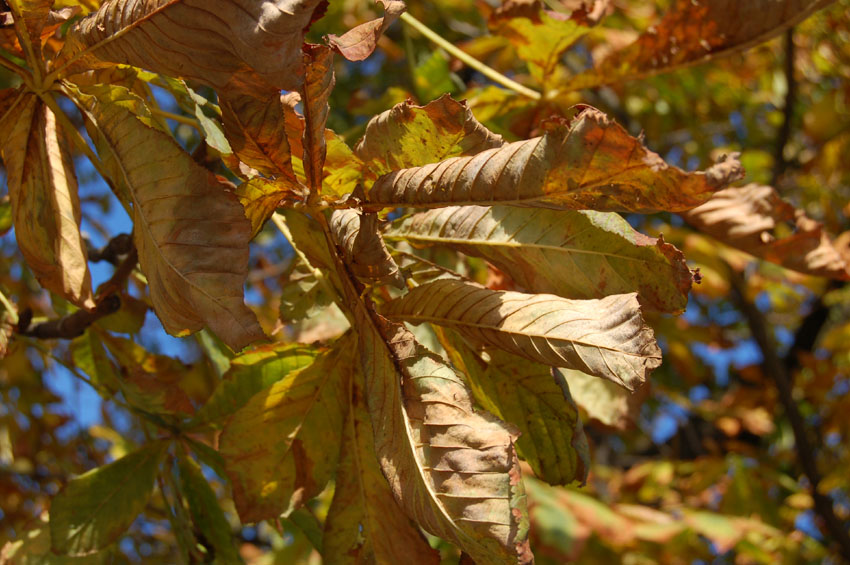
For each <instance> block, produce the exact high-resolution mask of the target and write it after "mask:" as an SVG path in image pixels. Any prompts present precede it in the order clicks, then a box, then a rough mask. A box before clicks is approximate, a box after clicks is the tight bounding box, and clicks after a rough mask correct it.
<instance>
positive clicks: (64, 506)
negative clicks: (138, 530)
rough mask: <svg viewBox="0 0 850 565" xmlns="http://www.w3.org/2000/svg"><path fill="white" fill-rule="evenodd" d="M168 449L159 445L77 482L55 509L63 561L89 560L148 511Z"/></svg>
mask: <svg viewBox="0 0 850 565" xmlns="http://www.w3.org/2000/svg"><path fill="white" fill-rule="evenodd" d="M167 446H168V444H167V443H165V442H156V443H152V444H150V445H146V446H145V447H143V448H141V449H139V450H138V451H135V452H133V453H131V454H129V455H126V456H124V457H122V458H121V459H118V460H117V461H115V462H113V463H110V464H108V465H104V466H103V467H98V468H97V469H92V470H91V471H89V472H87V473H84V474H82V475H80V476H79V477H76V478H74V479H72V480H71V481H70V482H69V483H68V484H67V485H65V488H64V489H62V491H61V492H60V493H59V494H58V495H56V497H55V498H54V499H53V502H52V503H51V505H50V537H51V543H52V544H53V551H54V552H56V553H58V554H60V555H87V554H89V553H94V552H96V551H98V550H100V549H103V548H104V547H106V546H108V545H109V544H111V543H112V542H114V541H116V540H117V539H118V538H119V537H120V536H121V534H122V533H124V530H126V529H127V528H129V527H130V524H132V523H133V520H135V518H136V516H137V515H138V514H139V513H140V512H141V511H142V510H143V509H144V507H145V504H147V501H148V498H149V497H150V495H151V491H152V490H153V484H154V479H155V478H156V473H157V469H159V464H160V462H161V461H162V458H163V457H164V455H165V450H166V448H167Z"/></svg>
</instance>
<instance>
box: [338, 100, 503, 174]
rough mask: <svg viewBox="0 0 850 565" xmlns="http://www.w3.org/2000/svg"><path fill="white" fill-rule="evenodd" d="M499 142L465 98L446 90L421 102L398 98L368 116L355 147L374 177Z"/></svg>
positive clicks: (474, 152)
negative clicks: (457, 96) (474, 114)
mask: <svg viewBox="0 0 850 565" xmlns="http://www.w3.org/2000/svg"><path fill="white" fill-rule="evenodd" d="M503 144H504V140H503V139H502V136H500V135H496V134H494V133H493V132H491V131H489V130H488V129H487V128H486V127H484V126H483V125H481V123H479V122H478V120H476V119H475V116H473V115H472V112H471V111H470V110H469V108H468V107H467V106H466V103H464V102H457V101H455V100H452V98H451V96H449V95H448V94H446V95H444V96H442V97H440V98H438V99H437V100H434V101H433V102H429V103H428V104H426V105H425V106H416V105H414V104H412V103H410V102H403V103H401V104H397V105H395V106H394V107H393V108H391V109H390V110H387V111H386V112H383V113H381V114H378V115H377V116H375V117H374V118H372V119H371V120H370V121H369V124H368V125H367V126H366V133H364V134H363V138H362V139H361V140H360V141H359V142H358V144H357V146H356V147H355V149H354V151H355V153H356V154H357V156H358V157H359V158H360V159H361V160H362V161H363V162H364V167H365V168H366V169H367V170H368V174H370V175H372V178H376V177H378V176H380V175H382V174H385V173H389V172H391V171H394V170H397V169H403V168H407V167H419V166H422V165H427V164H428V163H436V162H437V161H442V160H443V159H448V158H449V157H458V156H461V155H475V154H476V153H480V152H481V151H484V150H485V149H492V148H495V147H501V146H502V145H503Z"/></svg>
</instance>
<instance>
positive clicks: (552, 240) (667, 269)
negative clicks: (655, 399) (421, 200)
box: [384, 206, 693, 312]
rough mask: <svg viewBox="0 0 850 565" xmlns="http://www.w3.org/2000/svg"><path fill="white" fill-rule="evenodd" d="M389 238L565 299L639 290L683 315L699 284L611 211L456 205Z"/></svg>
mask: <svg viewBox="0 0 850 565" xmlns="http://www.w3.org/2000/svg"><path fill="white" fill-rule="evenodd" d="M384 237H385V239H387V240H390V241H392V240H399V239H403V240H405V241H408V242H409V243H410V244H411V245H413V246H414V247H422V246H426V245H445V246H448V247H451V248H452V249H455V250H457V251H460V252H461V253H465V254H466V255H472V256H473V257H481V258H482V259H486V260H487V261H489V262H490V263H492V264H493V265H495V266H496V267H497V268H499V269H500V270H501V271H503V272H504V273H506V274H507V275H509V276H510V277H511V278H512V279H513V280H514V281H515V282H516V283H517V284H519V285H520V286H522V287H524V288H525V289H526V290H527V291H529V292H543V293H548V294H556V295H558V296H563V297H565V298H602V297H605V296H608V295H611V294H625V293H629V292H637V293H638V296H639V297H640V300H641V303H642V304H644V305H646V306H648V307H650V308H652V309H654V310H660V311H663V312H681V311H684V309H685V307H686V306H687V304H688V292H689V291H690V288H691V284H692V282H693V276H692V275H691V271H690V269H689V268H688V266H687V264H686V263H685V257H684V255H683V254H682V252H681V251H679V250H678V249H676V248H675V247H674V246H672V245H670V244H669V243H665V242H664V240H663V238H659V239H654V238H651V237H647V236H645V235H643V234H641V233H639V232H637V231H635V230H634V229H632V227H631V226H630V225H629V224H628V222H626V221H625V220H624V219H623V218H622V217H620V216H619V215H618V214H616V213H613V212H608V213H606V212H593V211H580V212H579V211H555V210H543V209H525V208H512V207H507V206H493V207H483V206H450V207H447V208H440V209H436V210H429V211H427V212H421V213H418V214H413V215H411V216H408V217H406V218H403V219H400V220H397V221H396V222H395V223H393V225H392V227H390V229H388V230H387V232H386V234H385V236H384Z"/></svg>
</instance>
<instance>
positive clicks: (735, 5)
mask: <svg viewBox="0 0 850 565" xmlns="http://www.w3.org/2000/svg"><path fill="white" fill-rule="evenodd" d="M832 2H833V0H781V1H779V2H777V1H776V0H748V1H747V2H738V1H736V0H719V1H718V0H711V1H707V0H699V1H693V0H677V1H676V2H675V3H674V4H673V7H672V8H671V9H669V10H668V11H667V12H666V13H665V15H664V18H663V19H662V20H661V22H660V23H659V24H658V25H656V26H653V27H652V28H650V29H649V30H648V31H646V32H645V33H643V34H642V35H641V36H640V37H638V39H637V40H635V42H634V43H632V44H631V45H629V46H627V47H625V48H624V49H621V50H620V51H617V52H615V53H613V54H611V55H610V56H608V57H607V58H605V59H604V60H603V61H602V62H601V63H600V64H598V65H596V66H595V67H594V68H593V69H591V70H589V71H587V72H584V73H581V74H579V75H576V76H575V77H574V78H573V79H572V80H570V81H569V82H568V83H567V85H566V88H568V89H570V90H577V89H581V88H591V87H595V86H601V85H603V84H611V83H614V82H622V81H626V80H633V79H636V78H640V77H643V76H647V75H653V74H656V73H660V72H667V71H670V70H673V69H677V68H681V67H685V66H689V65H693V64H697V63H701V62H704V61H707V60H709V59H713V58H715V57H722V56H725V55H729V54H731V53H735V52H738V51H743V50H744V49H748V48H749V47H752V46H753V45H757V44H759V43H761V42H763V41H766V40H768V39H770V38H771V37H773V36H775V35H778V34H780V33H781V32H782V31H784V30H785V29H788V28H789V27H791V26H793V25H795V24H797V23H798V22H801V21H803V20H804V19H805V18H807V17H808V16H809V15H811V14H813V13H814V12H816V11H817V10H820V9H821V8H824V7H825V6H828V5H829V4H831V3H832Z"/></svg>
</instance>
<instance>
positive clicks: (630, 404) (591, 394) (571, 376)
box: [556, 369, 649, 430]
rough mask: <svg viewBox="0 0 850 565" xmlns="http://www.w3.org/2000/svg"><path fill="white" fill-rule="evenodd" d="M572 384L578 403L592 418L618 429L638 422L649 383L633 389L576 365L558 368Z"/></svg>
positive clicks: (562, 376)
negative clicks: (584, 371)
mask: <svg viewBox="0 0 850 565" xmlns="http://www.w3.org/2000/svg"><path fill="white" fill-rule="evenodd" d="M556 372H557V373H559V374H560V375H561V378H563V379H565V380H566V382H567V384H568V385H569V387H570V393H571V394H572V397H573V400H575V403H576V404H577V405H578V406H579V407H580V408H581V409H582V410H584V412H585V413H586V414H587V417H588V418H590V420H591V421H595V422H599V423H600V424H602V425H603V426H606V427H609V428H614V429H616V430H625V429H627V428H629V427H630V426H633V425H634V424H635V423H636V422H637V417H638V415H639V414H640V406H641V404H642V403H643V400H644V399H645V398H646V396H647V394H648V392H649V390H648V386H649V385H648V384H644V385H643V386H642V387H641V388H639V389H637V390H635V391H633V392H630V391H628V390H626V389H624V388H623V387H621V386H617V385H616V384H614V383H612V382H610V381H603V380H602V379H597V378H595V377H592V376H590V375H587V374H585V373H582V372H581V371H576V370H573V369H556Z"/></svg>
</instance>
